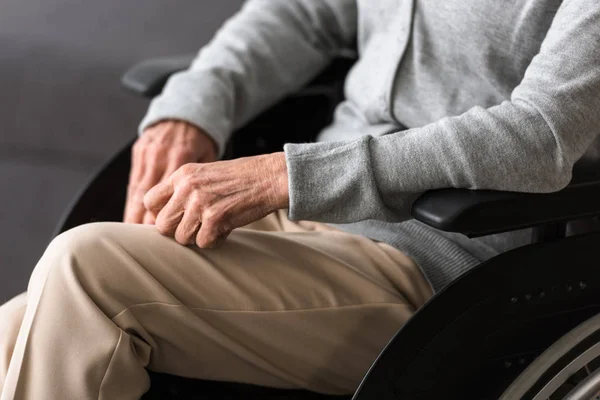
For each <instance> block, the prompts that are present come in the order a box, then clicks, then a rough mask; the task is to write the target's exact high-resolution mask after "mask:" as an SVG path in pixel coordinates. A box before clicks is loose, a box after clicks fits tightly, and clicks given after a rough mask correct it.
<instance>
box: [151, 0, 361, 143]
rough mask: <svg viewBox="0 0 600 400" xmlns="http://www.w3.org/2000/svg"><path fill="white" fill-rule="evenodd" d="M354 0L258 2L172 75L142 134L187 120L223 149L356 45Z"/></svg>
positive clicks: (244, 11)
mask: <svg viewBox="0 0 600 400" xmlns="http://www.w3.org/2000/svg"><path fill="white" fill-rule="evenodd" d="M356 24H357V22H356V5H355V3H354V0H289V1H276V2H273V1H265V0H252V1H249V2H248V3H247V4H246V5H245V7H244V8H243V9H242V10H241V11H240V12H239V13H238V14H236V15H235V16H234V17H233V18H231V19H230V20H229V21H228V22H227V23H226V24H225V25H224V26H223V28H222V29H221V30H220V31H219V32H218V33H217V35H216V36H215V38H214V39H213V40H212V41H211V43H209V44H208V45H207V46H206V47H204V48H203V49H202V50H201V51H200V53H199V54H198V57H197V58H196V60H195V61H194V63H193V64H192V66H191V68H190V69H189V70H188V71H185V72H182V73H179V74H177V75H175V76H173V77H172V78H171V79H170V80H169V82H168V84H167V86H166V87H165V89H164V91H163V94H162V95H161V96H159V97H158V98H156V99H155V100H154V101H153V102H152V104H151V107H150V110H149V112H148V114H147V115H146V118H145V119H144V121H143V122H142V124H141V127H140V129H141V130H143V129H144V128H145V127H146V126H148V125H150V124H152V123H154V122H156V121H157V120H160V119H165V118H175V119H180V120H185V121H188V122H190V123H192V124H194V125H196V126H199V127H201V128H202V129H203V130H205V131H206V132H207V133H209V134H210V135H211V136H212V137H213V138H214V139H215V141H216V142H217V144H218V145H219V148H220V151H221V152H222V151H223V149H224V145H225V142H226V140H227V138H228V137H229V135H230V134H231V132H232V131H233V130H235V129H237V128H239V127H240V126H242V125H243V124H245V123H246V122H248V120H250V119H251V118H253V117H254V116H256V115H257V114H259V113H260V112H261V111H263V110H265V109H266V108H268V107H269V106H270V105H272V104H274V103H275V102H277V101H278V100H279V99H281V98H282V97H283V96H285V95H286V94H289V93H291V92H294V91H296V90H298V89H299V88H300V87H301V86H302V85H304V84H305V83H306V82H307V81H309V80H310V79H311V78H312V77H314V76H315V75H316V74H317V73H318V72H319V71H320V70H321V69H323V68H324V67H325V66H326V65H327V64H328V63H329V62H330V60H331V59H332V57H333V56H334V55H335V53H336V52H337V51H339V50H340V49H342V48H345V47H349V46H352V44H353V42H354V40H355V35H356Z"/></svg>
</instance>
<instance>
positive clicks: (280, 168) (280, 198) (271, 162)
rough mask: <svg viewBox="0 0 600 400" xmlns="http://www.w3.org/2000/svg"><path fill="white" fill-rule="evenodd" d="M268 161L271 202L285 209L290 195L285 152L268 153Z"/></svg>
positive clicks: (276, 207) (278, 207)
mask: <svg viewBox="0 0 600 400" xmlns="http://www.w3.org/2000/svg"><path fill="white" fill-rule="evenodd" d="M265 157H268V158H267V160H268V161H267V163H268V166H269V170H270V174H269V175H267V176H270V177H271V179H270V182H267V184H268V185H269V188H270V190H269V191H268V192H270V195H269V197H270V203H271V204H272V205H273V207H274V208H275V209H283V208H287V207H288V206H289V202H290V196H289V188H288V169H287V164H286V162H285V153H284V152H278V153H272V154H268V155H266V156H265Z"/></svg>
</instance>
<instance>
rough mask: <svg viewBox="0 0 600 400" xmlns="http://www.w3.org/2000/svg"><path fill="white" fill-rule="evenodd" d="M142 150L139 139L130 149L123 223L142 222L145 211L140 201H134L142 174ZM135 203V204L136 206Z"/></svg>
mask: <svg viewBox="0 0 600 400" xmlns="http://www.w3.org/2000/svg"><path fill="white" fill-rule="evenodd" d="M144 165H145V164H144V162H143V148H142V147H141V145H140V139H138V141H137V142H136V143H134V145H133V146H132V148H131V169H130V171H129V182H128V185H127V199H126V200H125V210H124V215H123V221H124V222H127V223H132V224H138V223H140V222H142V218H143V215H144V212H145V209H144V207H143V205H142V204H139V203H140V201H139V200H136V197H137V196H139V194H138V193H137V190H138V187H137V186H138V182H139V181H140V180H141V178H142V176H143V174H144ZM136 203H137V204H136Z"/></svg>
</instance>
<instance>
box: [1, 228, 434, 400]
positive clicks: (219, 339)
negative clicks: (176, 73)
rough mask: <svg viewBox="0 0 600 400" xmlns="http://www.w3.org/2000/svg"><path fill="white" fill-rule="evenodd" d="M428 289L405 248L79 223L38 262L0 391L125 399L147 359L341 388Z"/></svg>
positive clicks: (303, 236)
mask: <svg viewBox="0 0 600 400" xmlns="http://www.w3.org/2000/svg"><path fill="white" fill-rule="evenodd" d="M430 295H431V289H430V288H429V286H428V285H427V283H426V281H425V279H424V278H423V276H422V275H421V273H420V272H419V270H418V268H417V267H416V266H415V265H414V263H412V262H411V261H410V260H409V259H408V258H406V257H405V256H403V255H402V254H401V253H399V252H397V251H395V250H393V249H391V248H389V246H387V247H386V246H384V245H381V244H378V243H375V242H373V241H370V240H368V239H366V238H362V237H359V236H354V235H350V234H346V233H342V232H337V231H325V232H322V231H311V232H299V231H298V232H260V231H254V230H248V229H240V230H236V231H234V232H233V233H232V234H231V236H230V237H229V239H228V240H227V241H226V242H225V243H224V244H223V245H222V246H221V247H219V248H217V249H211V250H202V249H198V248H197V247H192V246H189V247H185V246H181V245H179V244H177V243H176V242H175V241H173V240H171V239H169V238H165V237H163V236H161V235H159V234H158V233H157V232H156V230H155V228H153V227H151V226H139V225H125V224H115V223H101V224H91V225H86V226H83V227H79V228H76V229H74V230H72V231H69V232H67V233H66V234H63V235H61V236H60V237H59V238H57V239H56V240H54V241H53V243H52V244H51V246H50V247H49V248H48V250H47V251H46V253H45V254H44V256H43V257H42V259H41V260H40V262H39V263H38V265H37V266H36V269H35V271H34V274H33V275H32V278H31V281H30V285H29V293H28V306H27V310H26V313H25V316H24V320H23V326H22V327H21V330H20V333H19V336H18V339H17V342H16V346H15V350H14V353H13V357H12V360H11V364H10V367H9V370H8V376H7V379H6V383H5V387H4V389H3V390H4V391H3V392H2V396H1V399H2V400H9V399H15V398H16V399H25V400H27V399H36V400H37V399H40V398H52V399H54V398H57V399H58V398H60V399H65V400H69V399H78V400H79V399H135V398H139V397H140V396H141V395H142V394H143V393H144V392H145V391H146V390H147V389H148V386H149V380H148V376H147V373H146V369H145V368H149V369H152V370H155V371H158V372H166V373H171V374H176V375H181V376H187V377H194V378H202V379H213V380H225V381H237V382H247V383H253V384H257V385H265V386H273V387H282V388H306V389H310V390H315V391H320V392H326V393H349V392H351V391H353V390H354V389H355V388H356V385H357V384H358V383H359V381H360V379H361V377H362V376H363V374H364V373H365V372H366V370H367V369H368V367H369V365H370V364H371V363H372V361H373V360H374V359H375V357H376V356H377V354H378V353H379V351H380V350H381V349H382V347H383V346H384V345H385V344H386V343H387V341H388V340H389V339H390V338H391V336H392V335H393V334H394V333H395V332H396V330H397V329H398V328H399V327H400V326H401V325H402V324H403V323H404V322H405V321H406V320H407V319H408V318H409V317H410V316H411V315H412V314H413V313H414V311H415V310H416V309H417V308H418V307H419V306H420V305H422V304H423V302H424V301H426V300H427V298H428V297H429V296H430Z"/></svg>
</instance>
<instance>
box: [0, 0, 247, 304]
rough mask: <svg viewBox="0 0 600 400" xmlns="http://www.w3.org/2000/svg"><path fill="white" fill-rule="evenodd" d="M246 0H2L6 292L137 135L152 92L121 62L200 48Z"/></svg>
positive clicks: (2, 265) (2, 262)
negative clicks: (90, 182)
mask: <svg viewBox="0 0 600 400" xmlns="http://www.w3.org/2000/svg"><path fill="white" fill-rule="evenodd" d="M242 1H243V0H225V1H220V2H217V3H214V2H189V1H186V2H184V1H178V0H175V1H166V0H146V1H144V2H143V3H140V2H138V1H136V2H134V1H133V0H126V1H117V0H107V1H102V2H77V3H76V4H75V2H73V1H71V0H19V1H14V0H0V49H1V50H0V223H1V225H2V232H3V233H2V235H0V302H3V301H4V300H5V299H7V298H9V297H11V296H13V295H15V294H17V293H18V292H21V291H23V290H24V289H25V287H26V283H27V279H28V277H29V275H30V273H31V270H32V268H33V267H34V265H35V262H36V261H37V259H38V258H39V257H40V255H41V254H42V252H43V250H44V248H45V246H46V245H47V243H48V241H49V240H50V239H51V238H50V235H51V233H52V230H53V228H54V225H55V224H56V222H57V221H58V219H59V218H60V216H61V213H62V212H63V210H64V208H65V207H66V205H67V204H68V203H69V201H70V199H71V198H72V197H73V195H74V194H75V192H76V191H77V190H78V189H79V187H80V186H81V185H82V184H83V183H84V182H85V180H86V178H87V176H88V175H89V174H90V173H91V172H92V171H93V170H94V169H95V168H97V167H98V166H99V165H100V164H101V163H102V162H103V160H105V159H106V158H107V157H108V156H110V155H111V154H112V153H114V152H115V151H116V150H117V149H118V148H119V147H120V146H121V145H122V144H124V143H125V142H126V141H127V140H129V139H130V138H131V137H132V136H133V135H135V133H136V128H137V124H138V122H139V120H140V119H141V117H142V116H143V113H144V111H145V108H146V106H147V102H146V101H143V100H141V99H138V98H135V97H133V96H132V95H130V94H128V93H125V92H124V91H123V90H122V89H121V88H120V87H119V79H120V75H121V74H122V73H123V71H124V70H125V69H126V68H127V67H128V66H130V65H131V64H133V63H135V62H137V61H139V60H141V59H144V58H148V57H154V56H162V55H170V54H180V53H189V52H193V51H196V50H197V49H198V48H199V47H201V46H202V45H203V44H205V43H206V42H207V41H208V40H209V39H210V37H211V36H212V35H213V33H214V31H215V30H216V29H217V28H218V27H219V26H220V25H221V24H222V22H223V21H224V20H225V19H226V18H227V17H228V16H229V15H231V14H232V13H234V12H235V11H236V10H237V9H238V8H239V7H240V5H241V3H242ZM142 4H143V5H142Z"/></svg>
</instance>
